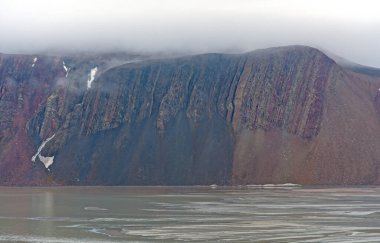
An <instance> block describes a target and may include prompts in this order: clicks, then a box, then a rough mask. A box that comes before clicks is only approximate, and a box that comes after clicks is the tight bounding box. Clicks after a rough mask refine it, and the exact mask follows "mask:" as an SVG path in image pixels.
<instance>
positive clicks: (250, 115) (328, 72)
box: [0, 46, 380, 185]
mask: <svg viewBox="0 0 380 243" xmlns="http://www.w3.org/2000/svg"><path fill="white" fill-rule="evenodd" d="M35 58H36V57H34V56H13V55H0V112H1V113H0V114H1V116H0V128H1V130H0V176H1V177H0V183H1V184H4V185H7V184H9V185H16V184H17V185H47V184H59V185H198V184H206V185H209V184H264V183H287V182H291V183H299V184H352V185H354V184H378V183H379V182H380V177H379V169H380V168H378V167H379V166H378V164H379V163H380V159H379V158H380V149H379V148H380V116H379V115H380V104H379V103H380V101H379V100H380V92H379V87H380V79H379V77H378V76H376V75H374V73H376V72H372V73H371V75H370V76H369V75H366V73H365V72H363V73H355V72H353V71H352V70H348V69H346V68H344V67H342V66H340V65H338V64H337V63H335V62H334V61H333V60H332V59H330V58H329V57H328V56H326V55H325V54H324V53H322V52H320V51H318V50H317V49H314V48H310V47H304V46H290V47H280V48H271V49H265V50H258V51H254V52H250V53H245V54H239V55H237V54H236V55H226V54H204V55H196V56H187V57H181V58H172V59H157V60H146V61H141V60H140V61H138V62H131V60H133V59H136V56H133V57H131V56H123V57H122V58H121V57H118V62H112V64H110V63H111V62H110V61H109V60H110V59H112V57H110V56H107V58H105V57H104V56H99V57H97V58H93V59H91V60H90V59H88V58H87V59H86V58H79V57H45V56H38V57H37V61H34V60H35ZM127 62H131V63H127ZM121 63H125V64H121ZM95 69H96V72H94V70H95ZM363 70H364V69H363ZM94 74H95V75H94ZM88 75H90V76H88ZM89 80H91V82H90V83H91V85H90V86H89V85H88V84H89V83H88V81H89ZM50 138H51V140H47V139H50ZM44 142H45V143H44ZM42 144H43V145H44V146H43V148H41V145H42ZM39 148H41V149H40V150H41V151H40V156H36V157H35V162H32V161H31V158H32V156H33V155H35V154H36V152H37V150H38V149H39ZM41 156H42V157H41ZM39 157H41V158H42V159H43V160H45V163H41V162H44V161H41V158H39ZM46 158H47V159H46ZM48 159H49V160H48ZM46 162H49V163H46ZM47 164H48V165H49V166H46V165H47ZM45 166H46V167H47V168H46V167H45Z"/></svg>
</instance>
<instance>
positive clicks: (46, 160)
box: [38, 154, 54, 169]
mask: <svg viewBox="0 0 380 243" xmlns="http://www.w3.org/2000/svg"><path fill="white" fill-rule="evenodd" d="M38 158H39V159H40V160H41V162H42V163H43V164H44V165H45V168H46V169H48V168H49V166H50V165H52V164H53V163H54V156H52V157H45V156H42V155H40V154H39V155H38Z"/></svg>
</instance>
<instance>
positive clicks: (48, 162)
mask: <svg viewBox="0 0 380 243" xmlns="http://www.w3.org/2000/svg"><path fill="white" fill-rule="evenodd" d="M54 137H55V134H53V136H51V137H49V138H47V139H46V140H45V141H43V142H42V144H41V145H40V147H39V148H38V150H37V153H36V154H35V155H34V156H33V157H32V161H33V162H35V161H36V158H37V156H38V158H39V159H40V161H41V162H42V163H43V164H44V165H45V168H49V166H50V165H52V164H53V162H54V156H53V157H44V156H42V155H41V154H40V153H41V151H42V149H43V148H44V147H45V145H46V144H47V143H48V142H49V141H50V140H52V139H53V138H54Z"/></svg>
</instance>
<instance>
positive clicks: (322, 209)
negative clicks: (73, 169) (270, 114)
mask: <svg viewBox="0 0 380 243" xmlns="http://www.w3.org/2000/svg"><path fill="white" fill-rule="evenodd" d="M183 241H187V242H342V241H343V242H380V188H378V187H356V188H345V187H341V188H330V187H320V188H315V187H314V188H310V187H300V186H294V185H290V186H250V187H247V186H245V187H215V186H213V187H54V188H14V187H0V242H183Z"/></svg>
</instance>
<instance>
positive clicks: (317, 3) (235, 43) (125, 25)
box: [0, 0, 380, 67]
mask: <svg viewBox="0 0 380 243" xmlns="http://www.w3.org/2000/svg"><path fill="white" fill-rule="evenodd" d="M378 9H380V4H379V3H378V1H375V0H362V1H348V0H346V1H344V0H309V1H304V0H208V1H207V0H160V1H156V0H139V1H138V0H135V1H133V0H125V1H124V0H103V1H102V0H81V1H76V0H66V1H58V0H34V1H28V0H25V1H22V0H4V1H2V2H1V8H0V33H2V35H1V40H0V52H6V53H36V52H47V51H59V52H76V51H97V52H108V51H139V52H162V51H174V52H192V53H203V52H242V51H250V50H254V49H258V48H265V47H271V46H279V45H291V44H304V45H311V46H314V47H317V48H323V49H326V50H329V51H331V52H334V53H336V54H337V55H340V56H343V57H345V58H347V59H350V60H352V61H355V62H358V63H361V64H365V65H371V66H377V67H380V58H379V56H380V45H379V40H380V28H379V26H380V15H379V14H378V13H377V11H378Z"/></svg>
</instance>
